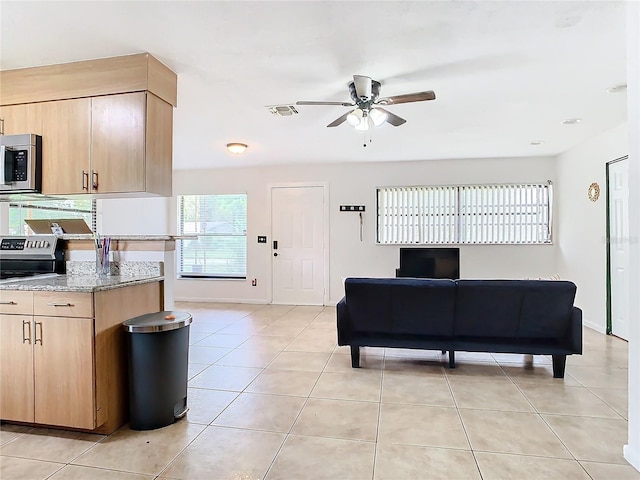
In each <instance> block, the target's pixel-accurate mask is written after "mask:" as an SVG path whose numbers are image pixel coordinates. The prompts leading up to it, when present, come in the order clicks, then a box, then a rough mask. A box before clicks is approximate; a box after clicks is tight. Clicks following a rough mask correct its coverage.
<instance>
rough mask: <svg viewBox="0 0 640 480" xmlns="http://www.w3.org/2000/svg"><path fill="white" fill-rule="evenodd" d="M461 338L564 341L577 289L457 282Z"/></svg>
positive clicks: (457, 323) (545, 283) (522, 283)
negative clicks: (554, 339) (550, 339)
mask: <svg viewBox="0 0 640 480" xmlns="http://www.w3.org/2000/svg"><path fill="white" fill-rule="evenodd" d="M456 283H457V285H458V297H457V303H456V321H455V327H454V331H455V335H456V336H457V337H496V338H562V337H563V336H564V333H565V332H566V331H567V328H568V327H569V321H568V320H569V319H570V318H571V308H572V306H573V298H574V296H575V291H576V288H575V285H574V284H573V283H572V282H564V281H543V280H517V281H514V280H457V281H456Z"/></svg>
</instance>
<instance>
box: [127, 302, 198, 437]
mask: <svg viewBox="0 0 640 480" xmlns="http://www.w3.org/2000/svg"><path fill="white" fill-rule="evenodd" d="M191 321H192V319H191V315H190V314H189V313H186V312H171V311H165V312H157V313H148V314H146V315H141V316H139V317H135V318H131V319H129V320H127V321H126V322H124V323H123V324H122V325H123V327H124V329H125V331H126V332H128V334H127V350H128V353H129V416H130V427H131V429H132V430H152V429H154V428H160V427H166V426H167V425H170V424H172V423H173V422H175V421H176V419H178V418H182V417H183V416H184V415H185V414H186V413H187V410H188V408H187V369H188V362H189V325H190V324H191Z"/></svg>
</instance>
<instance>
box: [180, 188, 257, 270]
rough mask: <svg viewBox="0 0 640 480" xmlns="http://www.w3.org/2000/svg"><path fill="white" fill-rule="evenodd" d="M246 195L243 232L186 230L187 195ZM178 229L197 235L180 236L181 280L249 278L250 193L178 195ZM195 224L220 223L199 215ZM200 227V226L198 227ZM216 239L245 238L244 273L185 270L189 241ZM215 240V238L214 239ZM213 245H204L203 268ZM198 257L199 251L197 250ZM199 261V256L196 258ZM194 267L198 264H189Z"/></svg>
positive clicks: (188, 195) (182, 233)
mask: <svg viewBox="0 0 640 480" xmlns="http://www.w3.org/2000/svg"><path fill="white" fill-rule="evenodd" d="M239 196H242V197H244V219H243V222H244V230H243V232H244V233H242V234H239V233H206V232H205V233H201V232H197V231H196V232H191V231H188V232H186V231H185V230H184V226H185V221H184V215H185V212H184V199H185V197H195V198H200V197H239ZM176 210H177V231H178V236H179V237H180V236H182V237H189V236H195V237H194V238H178V239H177V245H176V277H177V278H178V279H180V280H185V279H187V280H188V279H192V280H193V279H195V280H246V279H247V257H248V254H247V253H248V252H247V250H248V236H247V221H248V195H247V194H246V193H244V192H243V193H224V194H184V195H177V208H176ZM191 223H194V224H202V223H219V222H217V221H216V220H215V218H214V219H206V220H201V219H200V218H199V217H197V218H196V219H195V220H194V221H193V222H191ZM196 228H198V227H196ZM201 238H202V239H215V238H220V239H222V238H244V246H243V247H244V257H243V258H241V260H243V261H244V273H243V274H241V273H239V272H238V273H224V272H220V271H218V272H206V271H202V272H197V271H185V270H184V267H185V264H184V249H185V248H187V245H188V244H189V242H193V241H196V242H200V241H201V240H200V239H201ZM212 241H213V240H212ZM211 248H212V246H211V245H210V246H208V247H204V248H203V249H202V250H203V255H204V257H205V258H204V262H205V263H204V265H203V268H204V269H206V252H207V251H210V250H211ZM196 257H197V252H196ZM196 261H197V258H196ZM189 265H191V266H192V267H195V265H196V264H189Z"/></svg>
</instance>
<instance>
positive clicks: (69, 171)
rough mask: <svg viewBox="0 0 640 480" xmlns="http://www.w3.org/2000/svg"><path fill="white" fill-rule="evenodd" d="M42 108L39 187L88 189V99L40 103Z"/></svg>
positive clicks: (46, 189)
mask: <svg viewBox="0 0 640 480" xmlns="http://www.w3.org/2000/svg"><path fill="white" fill-rule="evenodd" d="M40 105H41V109H42V123H43V126H42V131H43V132H44V135H43V137H42V156H43V161H42V191H43V192H44V193H48V194H69V193H90V167H89V163H90V159H91V99H90V98H78V99H74V100H60V101H56V102H45V103H42V104H40Z"/></svg>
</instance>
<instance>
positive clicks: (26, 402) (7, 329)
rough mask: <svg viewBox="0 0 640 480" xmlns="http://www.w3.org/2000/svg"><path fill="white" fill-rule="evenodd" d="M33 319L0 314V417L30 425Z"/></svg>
mask: <svg viewBox="0 0 640 480" xmlns="http://www.w3.org/2000/svg"><path fill="white" fill-rule="evenodd" d="M32 338H33V316H32V315H6V314H0V374H1V377H0V378H2V381H1V383H0V414H1V418H2V419H3V420H15V421H18V422H33V418H34V411H35V410H34V408H35V407H34V399H33V386H34V383H33V344H32Z"/></svg>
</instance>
